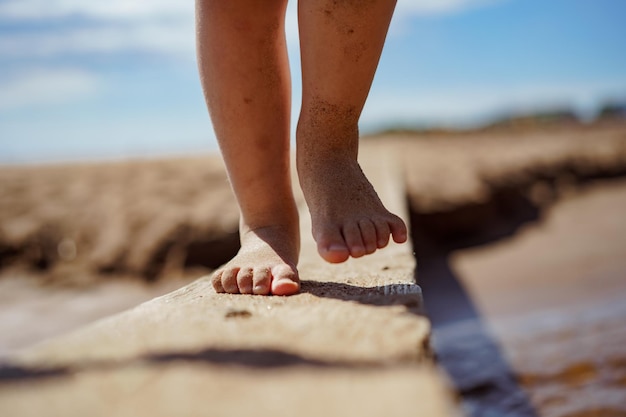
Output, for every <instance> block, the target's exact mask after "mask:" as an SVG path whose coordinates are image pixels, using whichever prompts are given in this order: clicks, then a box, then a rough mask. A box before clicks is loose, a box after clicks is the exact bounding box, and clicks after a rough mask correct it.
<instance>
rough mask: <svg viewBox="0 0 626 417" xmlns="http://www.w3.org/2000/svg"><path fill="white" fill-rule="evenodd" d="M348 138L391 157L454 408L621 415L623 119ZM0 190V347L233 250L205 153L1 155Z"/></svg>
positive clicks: (179, 279)
mask: <svg viewBox="0 0 626 417" xmlns="http://www.w3.org/2000/svg"><path fill="white" fill-rule="evenodd" d="M362 146H363V147H371V148H374V149H375V148H376V147H380V146H384V147H386V148H388V147H391V148H393V149H394V152H396V153H397V158H398V160H399V161H400V162H401V163H402V164H403V167H404V171H405V175H406V182H407V202H408V204H409V206H410V208H411V212H412V214H411V220H412V225H411V226H412V234H413V240H414V245H415V247H414V249H415V252H416V260H417V265H418V266H417V270H416V273H415V277H416V281H417V282H418V284H420V285H421V286H422V289H423V292H424V298H425V302H426V308H427V314H428V315H429V317H430V318H431V321H432V322H433V324H434V328H435V332H434V341H435V348H436V350H437V354H438V356H439V358H440V362H441V365H442V367H443V368H444V369H445V370H446V371H447V372H448V373H449V374H450V375H451V380H452V381H453V384H455V386H456V387H457V389H458V391H459V393H460V395H461V396H462V398H463V403H464V407H465V409H466V410H467V411H468V413H469V414H470V415H491V414H489V413H495V412H505V413H506V414H504V415H507V416H518V415H519V416H533V415H534V416H623V415H626V408H624V404H626V401H625V400H626V386H625V384H624V381H625V380H626V368H625V367H624V363H625V361H626V350H625V349H624V348H623V346H626V345H625V344H624V342H626V332H625V331H624V330H623V326H622V325H621V323H623V321H624V320H625V319H626V309H624V308H623V304H624V302H623V301H624V300H626V249H624V248H626V221H625V217H624V213H626V125H624V124H623V123H604V124H597V125H589V126H562V127H551V128H549V129H535V128H533V129H508V130H497V129H496V130H491V131H476V132H471V133H450V132H448V133H429V134H426V133H422V134H409V133H393V134H387V135H384V136H378V137H368V138H364V139H363V141H362ZM0 193H1V197H0V266H1V267H2V268H1V270H0V334H2V335H3V336H2V338H0V355H2V354H8V353H10V352H12V351H15V350H16V349H19V348H22V347H26V346H29V345H31V344H33V343H36V342H38V341H41V340H44V339H46V338H49V337H52V336H55V335H57V334H61V333H64V332H67V331H70V330H72V329H74V328H76V327H79V326H82V325H84V324H86V323H89V322H91V321H93V320H96V319H98V318H100V317H105V316H108V315H110V314H113V313H115V312H118V311H122V310H125V309H127V308H130V307H132V306H134V305H137V304H139V303H141V302H143V301H146V300H149V299H151V298H153V297H154V296H157V295H160V294H164V293H167V292H169V291H171V290H172V289H175V288H178V287H180V286H182V285H184V284H185V283H188V282H190V281H191V280H193V279H194V278H196V277H199V276H201V275H203V274H206V273H209V272H210V271H211V270H212V269H213V268H215V267H217V266H219V265H220V264H221V263H223V262H225V261H226V260H228V258H229V257H230V256H232V254H234V253H235V252H236V250H237V248H238V241H237V235H236V227H237V216H238V213H237V209H236V205H235V202H234V199H233V197H232V195H231V194H230V190H229V185H228V181H227V178H226V175H225V172H224V168H223V165H222V163H221V160H220V158H219V157H218V156H215V155H213V156H211V155H207V156H201V157H190V158H177V159H169V160H167V159H164V160H145V161H143V160H136V161H124V162H115V163H93V164H75V165H49V166H15V167H9V166H7V167H2V168H0ZM43 318H45V319H43ZM468 357H470V358H472V359H471V360H469V361H468V360H467V358H468ZM503 392H504V393H505V394H506V395H503V394H502V393H503ZM498 393H500V396H499V397H498ZM502 398H508V399H509V403H503V402H502ZM511 399H512V400H511ZM533 413H534V414H533ZM494 415H502V414H494Z"/></svg>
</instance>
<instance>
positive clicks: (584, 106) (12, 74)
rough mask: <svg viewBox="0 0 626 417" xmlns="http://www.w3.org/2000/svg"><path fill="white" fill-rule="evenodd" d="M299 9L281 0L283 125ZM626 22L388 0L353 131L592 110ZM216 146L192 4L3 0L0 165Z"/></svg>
mask: <svg viewBox="0 0 626 417" xmlns="http://www.w3.org/2000/svg"><path fill="white" fill-rule="evenodd" d="M301 1H307V0H301ZM296 15H297V12H296V2H295V1H293V0H290V4H289V8H288V11H287V29H286V33H287V40H288V48H289V55H290V65H291V69H292V83H293V109H292V118H293V120H294V121H295V120H296V118H297V114H298V110H299V103H300V97H301V96H300V82H301V80H300V77H299V71H300V66H299V49H298V30H297V22H296ZM625 19H626V2H624V1H620V0H398V4H397V6H396V12H395V15H394V18H393V21H392V24H391V27H390V30H389V34H388V37H387V43H386V45H385V49H384V51H383V55H382V57H381V62H380V65H379V68H378V72H377V74H376V78H375V80H374V84H373V86H372V89H371V92H370V96H369V98H368V101H367V104H366V106H365V109H364V111H363V114H362V117H361V123H360V127H361V131H362V132H363V133H369V132H375V131H377V130H381V129H385V128H389V127H394V126H408V127H410V126H436V125H443V126H451V127H463V126H474V125H480V124H481V123H486V122H488V121H489V120H491V119H492V118H493V117H496V116H498V115H500V114H505V113H510V112H528V111H534V110H537V109H539V110H543V109H548V110H549V109H553V108H557V107H570V108H572V109H574V110H575V111H577V112H578V113H579V114H580V115H581V116H582V117H587V118H589V117H592V116H593V114H594V112H595V111H597V109H598V107H599V106H600V105H602V104H603V103H606V102H610V101H625V99H626V24H624V20H625ZM293 124H295V122H294V123H293ZM216 150H217V143H216V140H215V135H214V133H213V130H212V126H211V122H210V119H209V116H208V113H207V110H206V106H205V103H204V98H203V96H202V90H201V87H200V82H199V78H198V71H197V67H196V57H195V29H194V3H193V1H191V0H107V1H106V2H100V1H86V0H0V163H1V164H14V163H36V162H50V161H68V160H98V159H110V158H127V157H132V158H134V157H151V156H159V155H171V154H190V153H197V152H205V151H216Z"/></svg>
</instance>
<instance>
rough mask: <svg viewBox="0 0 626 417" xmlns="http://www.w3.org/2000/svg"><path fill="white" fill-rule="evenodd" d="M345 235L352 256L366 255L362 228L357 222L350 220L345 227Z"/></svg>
mask: <svg viewBox="0 0 626 417" xmlns="http://www.w3.org/2000/svg"><path fill="white" fill-rule="evenodd" d="M343 237H344V239H345V240H346V243H347V244H348V248H349V249H350V256H352V257H353V258H360V257H361V256H363V255H365V245H363V238H362V237H361V229H359V225H358V224H357V223H352V222H349V223H347V224H346V225H344V227H343Z"/></svg>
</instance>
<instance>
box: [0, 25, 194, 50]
mask: <svg viewBox="0 0 626 417" xmlns="http://www.w3.org/2000/svg"><path fill="white" fill-rule="evenodd" d="M194 45H195V43H194V31H193V23H192V24H191V25H188V26H186V25H179V24H162V23H155V22H141V23H140V24H135V25H120V26H117V27H113V26H104V27H101V26H97V27H88V28H72V29H65V30H59V31H51V32H46V33H25V34H20V35H13V36H10V37H3V38H0V54H1V55H4V56H12V57H44V58H45V57H52V56H55V55H61V54H93V53H95V54H102V53H107V54H108V53H117V52H124V51H142V52H149V53H160V54H168V55H177V56H181V55H183V56H191V57H193V54H194V50H195V46H194Z"/></svg>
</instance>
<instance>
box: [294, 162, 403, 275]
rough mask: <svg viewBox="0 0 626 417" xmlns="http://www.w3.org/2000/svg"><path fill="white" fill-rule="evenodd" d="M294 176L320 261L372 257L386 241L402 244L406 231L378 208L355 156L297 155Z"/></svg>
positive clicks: (388, 214)
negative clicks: (321, 156) (295, 174)
mask: <svg viewBox="0 0 626 417" xmlns="http://www.w3.org/2000/svg"><path fill="white" fill-rule="evenodd" d="M309 153H310V152H309ZM298 174H299V176H300V184H301V186H302V191H303V192H304V196H305V198H306V201H307V204H308V206H309V211H310V213H311V220H312V223H313V238H314V239H315V241H316V242H317V250H318V252H319V254H320V255H321V256H322V258H324V259H325V260H326V261H328V262H332V263H339V262H344V261H346V260H347V259H348V257H349V256H352V257H354V258H359V257H361V256H363V255H366V254H370V253H373V252H374V251H376V249H380V248H383V247H385V246H387V243H388V242H389V235H391V236H392V237H393V240H394V241H395V242H397V243H403V242H406V240H407V228H406V225H405V224H404V222H403V221H402V219H400V218H399V217H398V216H396V215H394V214H392V213H390V212H389V211H387V209H386V208H385V207H384V206H383V204H382V203H381V201H380V198H378V195H377V194H376V191H375V190H374V187H372V184H371V183H370V182H369V181H368V180H367V178H366V177H365V175H364V174H363V171H362V170H361V167H360V166H359V164H358V163H357V161H356V157H355V156H352V155H349V156H345V157H344V156H339V155H338V153H334V155H333V156H327V155H325V156H324V157H323V158H320V156H319V154H318V155H302V154H299V155H298Z"/></svg>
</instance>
